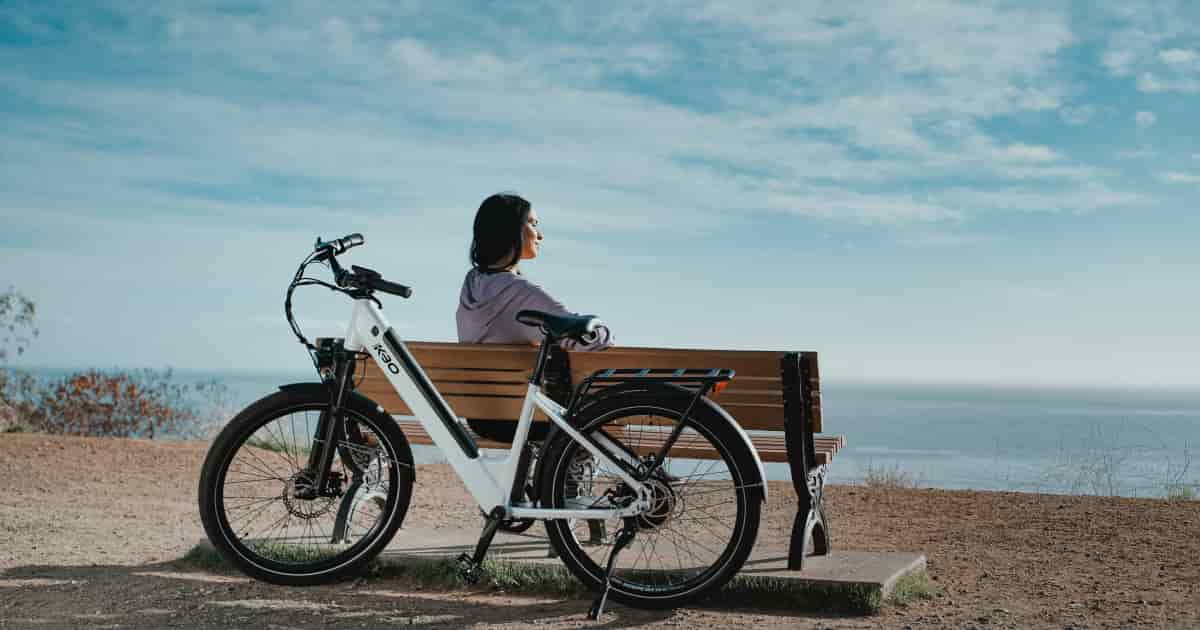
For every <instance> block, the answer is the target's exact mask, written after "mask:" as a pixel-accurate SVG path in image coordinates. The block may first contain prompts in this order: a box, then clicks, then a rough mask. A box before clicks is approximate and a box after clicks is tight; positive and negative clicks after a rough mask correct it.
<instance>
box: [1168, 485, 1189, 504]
mask: <svg viewBox="0 0 1200 630" xmlns="http://www.w3.org/2000/svg"><path fill="white" fill-rule="evenodd" d="M1166 499H1167V500H1168V501H1195V500H1196V488H1194V487H1192V486H1183V485H1177V486H1169V487H1167V493H1166Z"/></svg>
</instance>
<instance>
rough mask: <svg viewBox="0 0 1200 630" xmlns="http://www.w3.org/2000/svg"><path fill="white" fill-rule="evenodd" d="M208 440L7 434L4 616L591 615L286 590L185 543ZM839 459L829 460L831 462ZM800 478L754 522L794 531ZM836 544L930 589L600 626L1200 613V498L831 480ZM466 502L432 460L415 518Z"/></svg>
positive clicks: (234, 622) (484, 620) (265, 622)
mask: <svg viewBox="0 0 1200 630" xmlns="http://www.w3.org/2000/svg"><path fill="white" fill-rule="evenodd" d="M205 448H206V445H205V444H201V443H169V442H149V441H140V440H116V439H90V438H71V437H57V436H54V437H52V436H45V435H28V434H4V435H0V488H3V492H0V628H4V629H7V628H60V627H62V628H74V627H89V628H91V627H95V628H164V627H188V628H343V627H345V628H351V627H353V628H361V627H381V626H390V625H410V626H417V627H430V626H437V627H463V626H472V627H524V626H532V625H536V626H538V627H543V628H560V627H577V626H593V625H597V624H591V623H589V622H587V621H586V620H585V619H584V613H585V612H586V609H587V604H588V602H587V601H585V600H581V599H567V600H563V599H560V598H539V597H529V596H515V595H511V594H507V593H503V592H489V591H437V590H433V591H431V590H427V589H421V588H419V587H417V586H415V585H414V584H411V583H408V582H406V581H404V580H400V579H384V578H379V579H369V580H357V581H353V582H346V583H342V584H338V585H334V586H328V587H318V588H304V589H300V588H283V587H276V586H271V585H268V584H263V583H260V582H255V581H252V580H248V579H246V578H244V577H242V576H241V575H239V574H232V573H221V574H216V573H206V572H203V571H200V570H198V569H196V568H195V567H192V566H190V565H188V564H185V563H181V562H179V561H178V560H179V558H180V557H181V556H182V555H183V554H184V553H185V552H186V551H187V550H188V549H190V548H191V547H192V546H193V545H195V544H196V542H197V541H199V540H200V539H201V538H202V536H203V532H202V529H201V526H200V523H199V517H198V516H197V513H196V501H195V493H196V488H195V486H196V479H197V475H198V471H199V468H200V463H201V460H202V458H203V456H204V451H205ZM835 465H836V464H835ZM789 486H790V484H787V483H781V484H778V485H777V486H773V487H772V489H771V493H772V494H771V501H770V503H769V505H768V509H767V511H766V515H765V517H766V518H765V521H764V524H763V528H762V531H761V533H760V537H761V536H773V537H777V538H786V536H787V534H788V531H789V528H790V525H791V518H792V516H793V515H794V514H795V511H794V510H795V508H794V505H795V495H794V494H793V493H792V491H791V488H790V487H789ZM826 500H827V507H828V510H829V514H830V518H831V520H832V524H833V534H834V549H835V552H836V550H837V549H860V550H882V551H887V550H904V551H920V552H924V553H925V554H926V555H927V556H928V558H929V573H930V575H931V577H932V579H933V584H934V586H935V595H934V596H933V597H931V598H929V599H925V600H919V601H916V602H913V603H910V604H908V605H905V606H890V607H885V609H884V610H883V611H882V612H881V613H880V614H879V615H875V616H870V617H853V616H830V615H821V614H812V613H794V612H789V611H780V610H754V609H741V610H712V609H702V608H690V609H683V610H675V611H662V612H647V611H640V610H632V609H628V608H623V607H620V606H617V605H612V606H610V607H609V609H608V611H607V612H606V614H605V617H604V619H603V620H602V623H601V624H599V625H601V626H603V627H621V628H623V627H640V626H649V625H665V626H681V627H701V626H704V627H708V628H733V627H740V628H749V627H755V628H839V629H840V628H971V627H975V628H1127V627H1148V628H1198V627H1200V501H1176V502H1167V501H1159V500H1144V499H1118V498H1094V497H1065V496H1053V495H1037V494H1021V493H1008V492H966V491H942V490H884V489H868V488H862V487H851V486H835V487H832V488H830V489H829V490H828V493H827V499H826ZM474 513H475V508H473V507H472V506H471V505H470V504H469V502H468V500H467V497H466V491H465V489H463V488H462V485H461V484H460V483H459V482H458V481H457V480H456V479H455V478H454V477H453V475H451V474H450V473H449V471H448V470H447V469H446V468H445V467H443V466H422V467H421V468H420V470H419V472H418V479H417V488H416V492H415V496H414V502H413V506H412V508H411V509H410V511H409V517H408V518H409V520H408V521H406V525H411V526H414V527H415V526H421V527H442V526H448V525H449V524H451V523H461V522H463V521H462V520H461V519H463V518H470V517H472V515H473V514H474Z"/></svg>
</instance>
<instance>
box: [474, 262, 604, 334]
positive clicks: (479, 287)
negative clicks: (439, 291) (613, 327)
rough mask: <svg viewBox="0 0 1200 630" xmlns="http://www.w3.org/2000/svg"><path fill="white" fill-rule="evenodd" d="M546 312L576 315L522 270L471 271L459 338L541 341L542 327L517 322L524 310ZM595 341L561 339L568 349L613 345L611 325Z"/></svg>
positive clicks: (602, 329)
mask: <svg viewBox="0 0 1200 630" xmlns="http://www.w3.org/2000/svg"><path fill="white" fill-rule="evenodd" d="M527 309H528V310H534V311H543V312H546V313H550V314H552V315H575V313H572V312H571V311H568V310H567V308H566V307H565V306H563V305H562V302H559V301H558V300H556V299H554V298H553V297H551V296H550V294H549V293H546V291H545V290H544V289H542V287H540V286H538V285H536V284H534V283H532V282H530V281H529V280H527V279H526V278H525V276H522V275H521V274H520V272H518V271H495V272H491V273H484V272H481V271H479V270H478V269H472V270H471V271H468V272H467V277H466V279H464V280H463V286H462V293H461V294H459V297H458V312H457V314H456V317H455V319H456V320H457V322H458V340H459V341H461V342H464V343H530V344H532V343H539V342H541V341H542V339H543V335H542V332H541V330H539V329H538V328H537V327H535V326H526V325H525V324H522V323H521V322H518V321H517V313H518V312H520V311H523V310H527ZM596 332H597V334H598V337H597V339H596V341H595V342H593V343H590V344H582V343H579V342H577V341H574V340H571V339H564V340H562V342H561V345H562V347H563V348H566V349H567V350H603V349H605V348H607V347H609V346H611V345H613V336H612V332H611V331H609V329H608V327H607V326H601V327H599V328H598V329H597V331H596Z"/></svg>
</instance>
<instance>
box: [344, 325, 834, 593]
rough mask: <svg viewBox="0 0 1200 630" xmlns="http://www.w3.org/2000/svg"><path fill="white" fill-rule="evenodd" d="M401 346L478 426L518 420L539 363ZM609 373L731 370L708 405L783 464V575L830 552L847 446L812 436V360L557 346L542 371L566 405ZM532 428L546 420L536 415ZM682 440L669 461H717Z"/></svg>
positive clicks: (456, 346)
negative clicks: (829, 471) (592, 379)
mask: <svg viewBox="0 0 1200 630" xmlns="http://www.w3.org/2000/svg"><path fill="white" fill-rule="evenodd" d="M404 344H405V346H406V347H407V348H408V350H409V352H410V353H411V354H412V355H413V358H415V359H416V361H417V363H418V364H419V365H420V366H421V368H422V369H423V370H424V371H425V373H426V375H427V376H428V377H429V379H430V380H431V381H433V384H434V386H435V387H436V388H437V391H438V392H439V393H440V394H441V395H442V397H443V398H444V399H445V400H446V402H447V404H449V406H450V408H451V409H452V410H453V411H454V413H455V414H457V415H458V416H460V417H462V418H470V419H472V420H481V421H486V420H510V421H511V420H516V419H517V417H518V416H520V412H521V404H522V402H523V400H524V397H525V393H526V391H527V389H528V386H529V378H530V373H531V371H532V369H533V367H534V364H535V363H536V359H537V353H538V350H537V348H535V347H534V346H530V345H507V344H464V343H447V342H422V341H406V342H404ZM611 368H729V369H732V370H734V372H735V376H734V378H733V380H731V381H729V382H728V384H727V385H726V387H725V388H724V389H723V390H722V391H721V392H720V393H718V394H715V395H712V399H713V400H714V401H715V402H716V403H717V404H718V405H720V406H721V407H722V408H723V409H725V411H727V412H728V413H729V415H730V416H731V417H733V418H734V419H735V421H736V422H737V423H738V424H739V425H740V426H741V427H742V428H743V429H745V430H746V432H747V434H748V435H749V436H750V439H751V442H753V444H754V447H755V449H756V450H757V451H758V454H759V457H760V458H762V460H763V461H764V462H780V463H787V464H788V467H789V471H790V473H791V478H792V484H793V485H794V486H795V488H796V493H797V497H798V502H799V505H798V506H797V514H796V518H795V521H794V522H793V525H792V537H791V542H790V547H789V552H788V568H791V569H801V568H802V564H803V561H804V556H805V554H806V553H807V550H808V548H809V547H810V543H811V546H812V548H813V550H814V553H816V554H819V555H824V554H828V553H829V550H830V543H829V540H830V537H829V530H828V519H827V518H826V516H825V510H824V507H823V505H822V496H823V494H824V484H825V470H826V467H827V466H829V465H830V464H831V463H832V462H833V459H834V457H835V456H836V455H837V453H838V451H839V450H841V449H842V448H843V447H844V446H845V444H846V440H845V438H844V437H842V436H837V435H818V434H820V433H821V432H822V430H823V428H824V427H823V419H822V416H821V388H820V375H819V372H818V369H817V355H816V353H815V352H778V351H757V350H690V349H678V348H630V347H619V348H610V349H608V350H605V351H603V352H564V351H561V350H559V349H557V348H555V349H553V351H552V352H551V353H550V358H549V361H548V363H547V366H546V372H545V383H544V384H543V389H544V390H545V391H546V393H547V394H548V395H550V396H551V397H552V398H554V399H555V400H558V401H559V402H560V404H566V402H567V400H568V399H569V398H570V395H571V392H572V391H573V386H574V385H575V384H578V383H581V382H582V381H583V380H584V379H585V378H587V377H588V376H590V375H591V374H593V373H594V372H596V371H598V370H605V369H611ZM359 377H360V379H361V380H360V381H359V383H358V385H357V388H358V390H359V391H360V392H362V393H363V394H365V395H366V396H368V397H369V398H371V399H372V400H374V401H375V402H377V403H379V404H380V405H382V406H383V408H384V410H386V411H387V412H388V413H390V414H391V415H393V416H396V417H398V421H399V422H400V426H401V428H402V429H403V431H404V433H405V435H406V436H407V437H408V440H409V442H411V443H413V444H431V443H432V440H431V439H430V437H429V435H428V434H427V433H426V432H425V430H424V429H423V428H422V427H421V424H420V422H418V421H417V420H416V419H415V418H413V417H412V411H411V410H410V409H409V408H408V406H407V405H405V404H404V401H403V400H401V399H400V397H399V396H398V395H397V394H396V391H395V390H394V389H393V388H392V386H391V383H389V382H388V381H387V378H386V377H384V376H383V374H382V373H381V372H380V371H379V368H378V366H377V365H376V364H375V362H374V361H369V360H368V361H366V368H365V370H364V373H363V374H360V375H359ZM597 385H599V384H597ZM534 421H535V422H545V421H547V420H546V418H545V417H544V416H543V415H542V414H541V413H540V412H538V413H535V415H534ZM649 422H652V420H651V421H649ZM639 436H641V434H639ZM659 439H663V438H662V437H661V436H660V437H659ZM645 440H646V441H644V442H643V443H642V444H641V446H640V448H644V449H645V450H647V451H649V450H651V449H653V448H655V446H656V444H655V443H654V442H653V441H650V438H649V437H648V436H646V438H645ZM680 440H681V442H680V443H679V444H677V445H676V446H677V447H680V448H679V449H678V450H672V453H675V454H676V455H675V456H682V457H689V458H696V459H713V458H715V457H716V455H717V454H716V452H715V451H714V450H713V448H712V446H711V445H709V444H708V443H707V442H703V443H702V441H701V440H700V439H699V438H695V437H689V436H688V434H687V433H685V434H683V435H682V436H681V437H680ZM475 441H476V444H477V446H479V447H480V448H490V449H507V448H509V444H507V443H503V442H495V441H492V440H488V439H483V438H479V437H476V440H475ZM658 444H661V442H659V443H658Z"/></svg>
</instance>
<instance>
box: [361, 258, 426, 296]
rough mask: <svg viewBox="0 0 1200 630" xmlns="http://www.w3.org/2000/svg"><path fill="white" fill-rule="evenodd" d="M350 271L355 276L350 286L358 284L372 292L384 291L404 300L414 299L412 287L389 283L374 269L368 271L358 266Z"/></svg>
mask: <svg viewBox="0 0 1200 630" xmlns="http://www.w3.org/2000/svg"><path fill="white" fill-rule="evenodd" d="M350 269H352V270H353V274H352V275H351V276H350V277H349V282H350V284H358V285H359V286H362V287H363V288H366V289H370V290H372V291H383V292H384V293H390V294H392V295H398V296H400V297H402V298H407V297H412V288H411V287H406V286H404V285H403V284H399V283H396V282H388V281H387V280H384V279H383V276H381V275H379V272H378V271H375V270H374V269H367V268H366V267H359V266H358V265H350Z"/></svg>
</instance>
